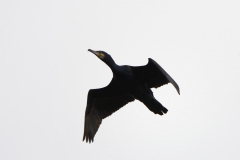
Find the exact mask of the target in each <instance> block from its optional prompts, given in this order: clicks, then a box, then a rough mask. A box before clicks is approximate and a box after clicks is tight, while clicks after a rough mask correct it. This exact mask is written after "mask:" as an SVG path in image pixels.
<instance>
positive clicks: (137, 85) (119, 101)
mask: <svg viewBox="0 0 240 160" xmlns="http://www.w3.org/2000/svg"><path fill="white" fill-rule="evenodd" d="M88 51H90V52H92V53H94V54H95V55H96V56H97V57H98V58H99V59H101V60H102V61H103V62H105V63H106V64H107V65H108V66H109V67H110V68H111V70H112V72H113V78H112V80H111V82H110V83H109V85H108V86H106V87H104V88H100V89H90V90H89V92H88V101H87V108H86V112H85V125H84V135H83V140H85V139H86V142H89V143H90V142H92V141H93V140H94V136H95V134H96V132H97V130H98V128H99V126H100V124H101V122H102V119H104V118H106V117H107V116H109V115H111V114H112V113H113V112H115V111H117V110H118V109H120V108H121V107H123V106H124V105H126V104H127V103H128V102H132V101H134V100H135V99H137V100H139V101H141V102H142V103H143V104H144V105H145V106H146V107H147V108H148V109H149V110H150V111H152V112H154V113H155V114H159V115H163V114H164V113H167V111H168V110H167V109H166V108H165V107H164V106H163V105H162V104H161V103H160V102H158V101H157V100H156V99H155V97H154V95H153V92H152V91H151V88H152V87H155V88H157V87H160V86H162V85H164V84H167V83H172V84H173V86H174V87H175V88H176V90H177V91H178V93H179V94H180V92H179V87H178V85H177V83H176V82H175V81H174V80H173V79H172V78H171V77H170V76H169V75H168V74H167V72H166V71H165V70H164V69H163V68H162V67H161V66H160V65H158V64H157V62H155V61H154V60H152V59H150V58H149V62H148V64H147V65H145V66H139V67H135V66H128V65H123V66H119V65H117V64H116V63H115V62H114V60H113V59H112V57H111V56H110V55H109V54H107V53H106V52H104V51H93V50H91V49H89V50H88Z"/></svg>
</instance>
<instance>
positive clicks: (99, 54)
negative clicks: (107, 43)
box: [88, 49, 114, 65]
mask: <svg viewBox="0 0 240 160" xmlns="http://www.w3.org/2000/svg"><path fill="white" fill-rule="evenodd" d="M88 51H89V52H92V53H93V54H95V55H96V56H97V57H98V58H99V59H101V60H102V61H103V62H105V63H106V64H107V65H109V64H112V63H114V61H113V59H112V57H111V56H110V55H109V54H107V53H106V52H104V51H94V50H91V49H88Z"/></svg>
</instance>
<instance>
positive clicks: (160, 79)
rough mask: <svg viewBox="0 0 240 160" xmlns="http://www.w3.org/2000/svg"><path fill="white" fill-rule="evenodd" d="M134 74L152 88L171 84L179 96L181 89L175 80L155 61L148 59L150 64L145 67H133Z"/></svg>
mask: <svg viewBox="0 0 240 160" xmlns="http://www.w3.org/2000/svg"><path fill="white" fill-rule="evenodd" d="M132 69H133V71H134V73H135V74H136V75H138V76H139V77H140V78H141V79H142V80H143V81H144V82H145V83H147V85H148V86H149V87H150V88H153V87H154V88H158V87H161V86H163V85H165V84H167V83H171V84H172V85H173V86H174V87H175V89H176V90H177V92H178V94H180V89H179V87H178V84H177V83H176V82H175V81H174V80H173V78H172V77H171V76H170V75H169V74H168V73H167V72H166V71H165V70H164V69H163V68H162V67H161V66H160V65H159V64H158V63H157V62H155V61H154V60H153V59H151V58H149V59H148V64H147V65H145V66H138V67H132Z"/></svg>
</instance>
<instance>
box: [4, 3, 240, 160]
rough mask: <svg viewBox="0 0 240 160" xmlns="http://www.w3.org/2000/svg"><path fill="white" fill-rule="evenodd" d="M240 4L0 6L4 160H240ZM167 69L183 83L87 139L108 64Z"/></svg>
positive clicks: (116, 117) (123, 111)
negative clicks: (87, 116) (103, 57)
mask: <svg viewBox="0 0 240 160" xmlns="http://www.w3.org/2000/svg"><path fill="white" fill-rule="evenodd" d="M239 4H240V3H239V1H237V0H229V1H223V0H218V1H217V0H202V1H195V0H193V1H187V0H184V1H178V0H170V1H151V0H148V1H138V2H137V1H131V0H128V1H110V0H101V1H97V0H88V1H83V0H78V1H71V0H69V1H59V0H58V1H56V0H48V1H40V0H39V1H37V0H35V1H26V0H24V1H16V0H12V1H11V0H10V1H5V0H2V1H0V44H1V45H0V46H1V47H0V76H1V78H0V159H1V160H35V159H39V160H53V159H58V160H66V159H72V160H75V159H89V160H92V159H104V160H112V159H138V160H146V159H156V160H157V159H161V160H176V159H178V160H202V159H204V160H213V159H218V160H238V159H240V154H239V148H240V137H239V135H240V124H239V122H240V116H239V112H240V108H239V107H240V102H239V99H240V85H239V82H240V45H239V44H240V30H239V29H240V16H239V15H240V10H239ZM89 48H91V49H94V50H104V51H106V52H108V53H109V54H111V55H112V57H113V58H114V60H115V61H116V62H117V63H118V64H128V65H133V66H134V65H135V66H138V65H144V64H146V63H147V58H149V57H150V58H153V59H154V60H155V61H157V62H158V63H159V64H160V65H161V66H162V67H163V68H164V69H165V70H166V71H167V72H168V73H169V74H170V75H171V76H172V77H173V78H174V80H175V81H176V82H177V83H178V85H179V86H180V90H181V95H180V96H179V95H178V94H177V92H176V91H175V89H174V88H173V86H171V85H166V86H164V87H161V88H158V89H153V91H154V93H155V97H156V98H157V99H158V100H159V101H160V102H161V103H162V104H163V105H164V106H165V107H166V108H168V109H169V112H168V114H166V115H164V116H158V115H155V114H153V113H151V112H150V111H149V110H148V109H147V108H146V107H145V106H144V105H143V104H142V103H140V102H138V101H135V102H134V103H130V104H128V105H126V106H125V107H124V108H122V109H120V110H119V111H118V112H116V113H114V114H113V115H112V116H110V117H108V118H106V119H104V121H103V123H102V125H101V126H100V129H99V130H98V132H97V134H96V137H95V141H94V143H93V144H90V145H89V144H86V143H85V142H82V135H83V123H84V112H85V107H86V100H87V92H88V90H89V89H91V88H100V87H104V86H106V85H107V84H108V83H109V82H110V80H111V77H112V75H111V74H112V73H111V71H110V69H109V68H108V66H106V65H105V64H104V63H103V62H101V61H100V60H99V59H98V58H96V56H94V55H92V54H91V53H90V52H87V49H89Z"/></svg>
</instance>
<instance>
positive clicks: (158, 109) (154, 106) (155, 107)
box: [143, 98, 168, 115]
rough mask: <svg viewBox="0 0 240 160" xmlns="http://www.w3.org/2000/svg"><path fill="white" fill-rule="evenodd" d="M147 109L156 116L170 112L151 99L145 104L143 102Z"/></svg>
mask: <svg viewBox="0 0 240 160" xmlns="http://www.w3.org/2000/svg"><path fill="white" fill-rule="evenodd" d="M143 103H144V104H145V105H146V106H147V108H148V109H149V110H150V111H152V112H153V113H155V114H159V115H163V114H166V113H167V112H168V110H167V108H165V107H163V105H162V104H161V103H160V102H158V101H157V100H156V99H155V98H151V99H149V100H147V101H145V102H143Z"/></svg>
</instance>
